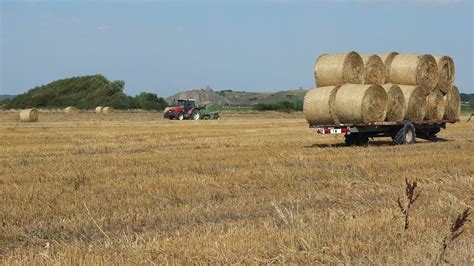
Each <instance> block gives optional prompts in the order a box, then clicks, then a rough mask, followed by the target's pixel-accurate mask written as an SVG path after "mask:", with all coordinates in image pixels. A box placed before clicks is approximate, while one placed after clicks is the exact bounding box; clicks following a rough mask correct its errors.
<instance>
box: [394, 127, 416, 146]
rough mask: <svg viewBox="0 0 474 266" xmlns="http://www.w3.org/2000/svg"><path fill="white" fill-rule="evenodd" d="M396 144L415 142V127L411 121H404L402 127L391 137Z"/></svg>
mask: <svg viewBox="0 0 474 266" xmlns="http://www.w3.org/2000/svg"><path fill="white" fill-rule="evenodd" d="M392 140H393V142H395V143H396V144H413V143H415V142H416V131H415V127H414V126H413V124H412V123H411V122H407V123H405V125H403V127H401V128H400V130H398V132H397V133H396V134H395V136H393V137H392Z"/></svg>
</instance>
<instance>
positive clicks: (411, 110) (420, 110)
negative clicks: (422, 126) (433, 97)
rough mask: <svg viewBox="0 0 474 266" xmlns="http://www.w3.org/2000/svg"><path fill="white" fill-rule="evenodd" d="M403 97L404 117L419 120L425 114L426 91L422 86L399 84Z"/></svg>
mask: <svg viewBox="0 0 474 266" xmlns="http://www.w3.org/2000/svg"><path fill="white" fill-rule="evenodd" d="M399 87H400V89H401V90H402V92H403V97H404V98H405V104H406V111H405V119H411V120H412V121H421V120H423V119H424V118H425V114H426V96H427V91H428V89H426V88H425V87H423V86H411V85H399Z"/></svg>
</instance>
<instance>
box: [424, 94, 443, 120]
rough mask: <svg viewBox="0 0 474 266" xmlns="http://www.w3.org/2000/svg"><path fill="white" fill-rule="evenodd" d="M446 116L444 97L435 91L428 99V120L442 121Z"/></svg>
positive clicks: (426, 117) (426, 116) (426, 114)
mask: <svg viewBox="0 0 474 266" xmlns="http://www.w3.org/2000/svg"><path fill="white" fill-rule="evenodd" d="M443 116H444V95H443V93H442V92H441V91H440V90H438V89H435V90H433V91H431V92H430V94H428V96H427V97H426V113H425V119H426V120H441V119H443Z"/></svg>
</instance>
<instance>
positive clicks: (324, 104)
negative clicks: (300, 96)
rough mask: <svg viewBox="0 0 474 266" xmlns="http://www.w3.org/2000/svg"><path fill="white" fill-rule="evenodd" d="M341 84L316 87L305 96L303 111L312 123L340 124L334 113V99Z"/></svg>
mask: <svg viewBox="0 0 474 266" xmlns="http://www.w3.org/2000/svg"><path fill="white" fill-rule="evenodd" d="M338 88H339V86H327V87H320V88H314V89H312V90H310V91H308V92H307V93H306V95H305V97H304V104H303V112H304V115H305V118H306V120H307V121H308V123H309V124H312V125H332V124H339V120H338V119H337V117H336V115H335V113H334V101H335V99H336V92H337V89H338Z"/></svg>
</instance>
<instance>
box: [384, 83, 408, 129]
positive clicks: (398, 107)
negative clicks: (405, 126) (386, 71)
mask: <svg viewBox="0 0 474 266" xmlns="http://www.w3.org/2000/svg"><path fill="white" fill-rule="evenodd" d="M382 87H383V88H384V89H385V92H386V93H387V96H388V106H387V116H386V118H385V121H403V119H404V118H405V112H406V102H405V98H404V97H403V92H402V90H401V89H400V87H399V86H398V85H395V84H391V83H387V84H384V85H382Z"/></svg>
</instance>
